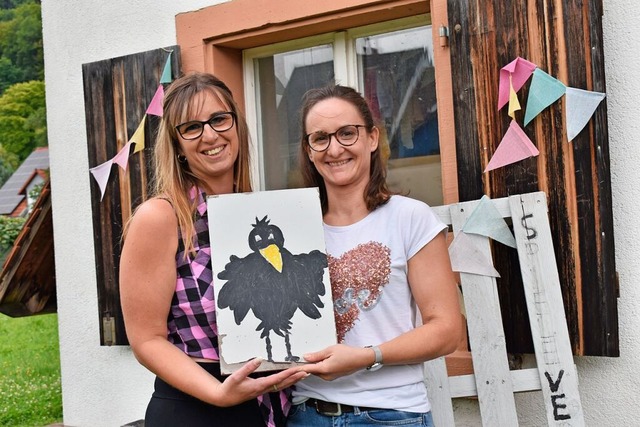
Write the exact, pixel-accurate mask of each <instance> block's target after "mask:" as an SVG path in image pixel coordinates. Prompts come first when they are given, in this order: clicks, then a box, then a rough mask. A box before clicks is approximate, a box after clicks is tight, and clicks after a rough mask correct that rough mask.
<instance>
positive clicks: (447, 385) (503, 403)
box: [425, 192, 584, 427]
mask: <svg viewBox="0 0 640 427" xmlns="http://www.w3.org/2000/svg"><path fill="white" fill-rule="evenodd" d="M491 202H492V203H493V204H494V206H495V207H496V208H497V210H498V211H499V212H500V214H501V215H502V217H503V218H511V220H512V224H513V231H514V235H515V238H516V245H517V251H518V259H519V261H520V269H521V271H522V279H523V284H524V288H525V296H526V301H527V310H528V312H529V319H531V322H530V327H531V334H532V336H533V344H534V349H535V356H536V364H537V367H536V368H531V369H520V370H513V371H510V370H509V362H508V358H507V350H506V344H505V338H504V329H503V326H502V318H501V314H500V304H499V301H498V291H497V288H496V280H495V278H493V277H488V276H480V275H476V274H469V273H460V282H461V286H462V293H463V295H464V306H465V310H466V316H467V328H468V333H469V346H470V348H471V356H472V360H473V371H474V374H471V375H460V376H452V377H449V376H447V369H446V365H445V360H444V358H439V359H436V360H432V361H429V362H427V363H425V381H426V384H427V388H428V390H429V399H430V401H431V405H432V413H433V417H434V422H435V424H436V425H437V426H438V427H450V426H455V425H456V423H455V420H454V413H453V405H452V399H454V398H462V397H477V399H478V402H479V406H480V416H481V418H482V425H483V426H491V427H496V426H517V425H518V416H517V413H516V405H515V399H514V393H517V392H524V391H536V390H539V391H541V392H542V395H543V400H544V403H545V409H546V415H547V421H548V425H550V426H583V425H584V416H583V411H582V404H581V402H580V395H579V392H578V378H577V372H576V369H575V365H574V362H573V355H572V352H571V344H570V341H569V332H568V330H567V324H566V320H565V314H564V306H563V304H562V294H561V292H560V281H559V277H558V270H557V266H556V260H555V255H554V250H553V242H552V240H551V231H550V228H549V219H548V216H547V199H546V196H545V194H544V192H535V193H528V194H521V195H516V196H510V197H506V198H502V199H495V200H492V201H491ZM478 203H480V201H479V200H477V201H471V202H463V203H455V204H451V205H447V206H439V207H436V208H434V210H435V211H436V214H437V215H438V216H439V217H440V219H441V220H442V221H443V222H445V223H447V224H449V225H452V226H453V232H454V234H455V233H458V232H461V231H460V229H461V228H462V226H463V225H464V223H465V221H466V220H467V218H468V217H469V216H470V215H471V213H472V212H473V211H474V209H475V207H476V206H477V205H478ZM469 236H470V237H472V238H473V239H475V240H474V243H476V246H478V249H480V250H481V251H482V252H484V254H485V255H486V257H487V259H492V256H491V248H490V243H489V238H488V237H484V236H479V235H469Z"/></svg>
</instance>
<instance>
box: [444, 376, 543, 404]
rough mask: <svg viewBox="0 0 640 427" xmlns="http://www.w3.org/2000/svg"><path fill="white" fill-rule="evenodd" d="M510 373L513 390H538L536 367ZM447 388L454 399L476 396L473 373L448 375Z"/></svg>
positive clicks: (519, 391) (538, 378)
mask: <svg viewBox="0 0 640 427" xmlns="http://www.w3.org/2000/svg"><path fill="white" fill-rule="evenodd" d="M510 374H511V383H512V384H513V391H514V392H516V393H521V392H525V391H537V390H540V384H541V383H540V376H539V374H538V369H537V368H529V369H517V370H514V371H510ZM449 390H451V397H452V398H454V399H455V398H458V397H474V396H477V395H478V389H477V388H476V379H475V375H473V374H470V375H456V376H455V377H449Z"/></svg>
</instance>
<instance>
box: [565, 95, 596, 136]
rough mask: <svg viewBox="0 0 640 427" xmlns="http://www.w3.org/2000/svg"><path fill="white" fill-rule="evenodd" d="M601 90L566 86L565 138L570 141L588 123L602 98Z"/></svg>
mask: <svg viewBox="0 0 640 427" xmlns="http://www.w3.org/2000/svg"><path fill="white" fill-rule="evenodd" d="M604 97H605V94H604V93H602V92H592V91H589V90H583V89H576V88H573V87H567V92H566V101H565V110H566V115H567V140H568V141H572V140H573V138H575V137H576V136H578V134H579V133H580V131H582V129H583V128H584V127H585V126H586V125H587V123H589V120H591V116H593V113H594V112H595V111H596V108H598V105H600V102H602V100H603V99H604Z"/></svg>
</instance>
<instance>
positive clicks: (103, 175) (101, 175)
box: [89, 159, 113, 201]
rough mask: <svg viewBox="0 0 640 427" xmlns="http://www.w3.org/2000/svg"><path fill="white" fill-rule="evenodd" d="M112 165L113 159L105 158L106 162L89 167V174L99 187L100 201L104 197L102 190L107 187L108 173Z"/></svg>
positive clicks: (109, 173)
mask: <svg viewBox="0 0 640 427" xmlns="http://www.w3.org/2000/svg"><path fill="white" fill-rule="evenodd" d="M112 165H113V159H111V160H107V161H106V162H104V163H102V164H100V165H98V166H95V167H93V168H91V169H89V172H91V175H93V178H94V179H95V180H96V182H97V183H98V187H100V201H102V198H103V197H104V191H105V189H106V188H107V182H108V181H109V175H111V166H112Z"/></svg>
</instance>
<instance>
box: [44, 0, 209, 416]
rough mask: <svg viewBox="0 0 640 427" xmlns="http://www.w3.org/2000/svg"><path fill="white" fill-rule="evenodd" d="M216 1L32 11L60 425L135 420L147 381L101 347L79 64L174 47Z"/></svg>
mask: <svg viewBox="0 0 640 427" xmlns="http://www.w3.org/2000/svg"><path fill="white" fill-rule="evenodd" d="M216 3H220V1H219V0H182V1H170V0H140V1H134V2H132V1H125V0H108V1H77V0H76V1H73V0H45V1H43V2H42V17H43V38H44V45H45V78H46V82H47V83H46V93H47V115H48V116H47V124H48V132H49V148H50V166H51V184H52V193H55V195H53V196H52V203H53V211H54V214H53V221H54V230H55V231H54V233H55V234H56V238H55V253H56V254H57V256H56V258H57V259H56V283H57V291H58V319H59V333H60V352H61V364H62V387H63V406H64V408H63V410H64V422H65V424H67V425H70V426H78V427H85V426H86V427H89V426H91V427H100V426H109V427H112V426H121V425H123V424H125V423H128V422H131V421H135V420H138V419H141V418H143V417H144V410H145V407H146V404H147V400H148V398H149V396H150V393H151V391H152V385H153V384H152V382H153V377H152V376H151V375H150V374H149V373H148V372H147V371H146V370H145V369H144V368H143V367H142V366H140V365H139V364H138V363H137V361H136V360H135V358H134V357H133V355H132V353H131V351H130V350H129V348H128V347H121V346H114V347H101V346H100V342H99V324H98V319H99V316H98V303H97V291H96V272H95V267H94V265H95V260H94V247H93V226H92V220H91V214H92V212H91V194H90V184H91V182H90V179H91V178H90V173H89V169H88V168H89V165H88V154H87V147H86V144H87V143H86V141H87V138H86V128H85V115H84V95H83V88H82V64H84V63H88V62H93V61H99V60H102V59H107V58H112V57H118V56H122V55H128V54H132V53H137V52H141V51H146V50H151V49H157V48H159V47H163V46H170V45H174V44H176V35H175V15H176V14H178V13H180V12H184V11H189V10H197V9H200V8H202V7H204V6H209V5H212V4H216Z"/></svg>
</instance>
